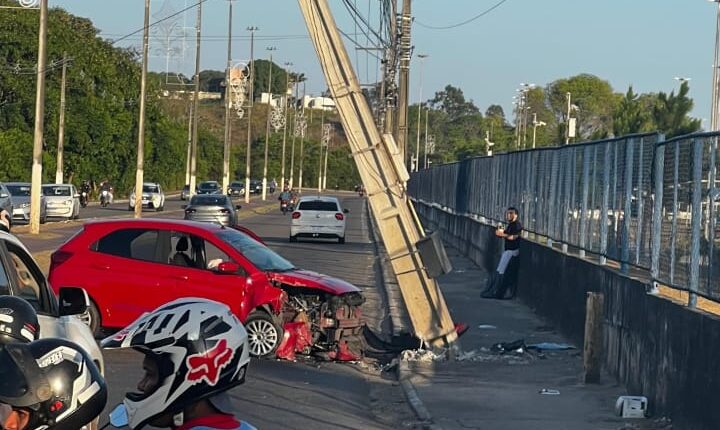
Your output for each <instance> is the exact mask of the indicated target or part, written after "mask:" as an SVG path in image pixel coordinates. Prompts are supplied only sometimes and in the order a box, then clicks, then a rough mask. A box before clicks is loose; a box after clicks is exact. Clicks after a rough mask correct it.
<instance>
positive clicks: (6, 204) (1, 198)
mask: <svg viewBox="0 0 720 430" xmlns="http://www.w3.org/2000/svg"><path fill="white" fill-rule="evenodd" d="M2 210H6V211H8V213H9V214H10V217H11V218H12V213H13V204H12V199H11V198H10V191H8V189H7V187H5V185H3V184H0V211H2Z"/></svg>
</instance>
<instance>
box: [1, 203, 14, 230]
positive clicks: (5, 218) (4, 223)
mask: <svg viewBox="0 0 720 430" xmlns="http://www.w3.org/2000/svg"><path fill="white" fill-rule="evenodd" d="M11 219H12V217H11V216H10V213H9V212H8V211H6V210H5V209H0V231H4V232H6V233H10V226H11Z"/></svg>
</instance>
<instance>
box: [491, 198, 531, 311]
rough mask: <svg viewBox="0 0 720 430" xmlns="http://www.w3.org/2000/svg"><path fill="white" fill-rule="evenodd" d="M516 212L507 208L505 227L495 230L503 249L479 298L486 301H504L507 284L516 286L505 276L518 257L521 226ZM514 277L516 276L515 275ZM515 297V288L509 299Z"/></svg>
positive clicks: (514, 281) (514, 280) (513, 280)
mask: <svg viewBox="0 0 720 430" xmlns="http://www.w3.org/2000/svg"><path fill="white" fill-rule="evenodd" d="M518 215H519V214H518V210H517V209H515V208H514V207H509V208H507V210H506V211H505V221H507V223H508V225H507V227H505V228H503V227H502V226H498V228H497V230H495V236H497V237H500V238H502V239H503V241H504V242H505V243H504V245H505V246H504V248H505V250H504V251H503V253H502V255H501V256H500V262H499V263H498V265H497V269H495V272H494V273H493V274H492V275H491V276H490V279H489V281H488V285H487V287H486V288H485V291H483V292H482V294H481V296H482V297H484V298H487V299H491V298H492V299H504V298H505V293H506V291H507V288H508V285H509V284H513V285H515V284H516V279H507V277H506V276H505V273H506V271H507V270H508V267H509V266H510V263H511V262H512V263H516V261H517V260H514V259H515V258H517V257H518V256H519V255H520V241H521V236H520V234H521V233H522V230H523V226H522V224H521V223H520V221H519V220H518ZM515 275H517V274H516V273H515ZM514 295H515V288H512V289H511V295H510V297H513V296H514Z"/></svg>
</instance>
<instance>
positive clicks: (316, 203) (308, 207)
mask: <svg viewBox="0 0 720 430" xmlns="http://www.w3.org/2000/svg"><path fill="white" fill-rule="evenodd" d="M298 209H299V210H301V211H332V212H337V211H338V207H337V203H335V202H324V201H322V200H308V201H304V202H300V205H299V206H298Z"/></svg>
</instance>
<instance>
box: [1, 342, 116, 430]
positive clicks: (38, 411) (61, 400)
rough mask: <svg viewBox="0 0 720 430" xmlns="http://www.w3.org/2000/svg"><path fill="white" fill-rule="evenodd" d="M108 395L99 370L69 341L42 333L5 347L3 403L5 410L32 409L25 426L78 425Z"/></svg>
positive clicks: (57, 429)
mask: <svg viewBox="0 0 720 430" xmlns="http://www.w3.org/2000/svg"><path fill="white" fill-rule="evenodd" d="M106 401H107V387H106V385H105V381H104V380H103V378H102V376H101V375H100V371H99V370H98V368H97V367H96V366H95V364H94V363H93V361H92V359H91V358H90V357H89V356H88V354H87V353H86V352H85V351H84V350H83V349H82V348H81V347H80V346H78V345H76V344H74V343H72V342H70V341H67V340H65V339H40V340H36V341H34V342H31V343H12V344H7V345H5V346H4V347H3V349H2V350H0V404H2V405H4V406H5V407H4V408H3V410H4V411H5V412H6V413H7V412H8V411H11V410H12V409H26V410H28V411H29V412H30V419H29V421H28V424H27V426H26V427H25V430H77V429H79V428H81V427H83V426H85V425H86V424H88V423H90V422H91V421H92V420H94V419H95V418H96V417H97V416H98V415H100V413H101V412H102V410H103V408H104V407H105V402H106ZM11 408H12V409H11ZM3 421H4V417H3Z"/></svg>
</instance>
